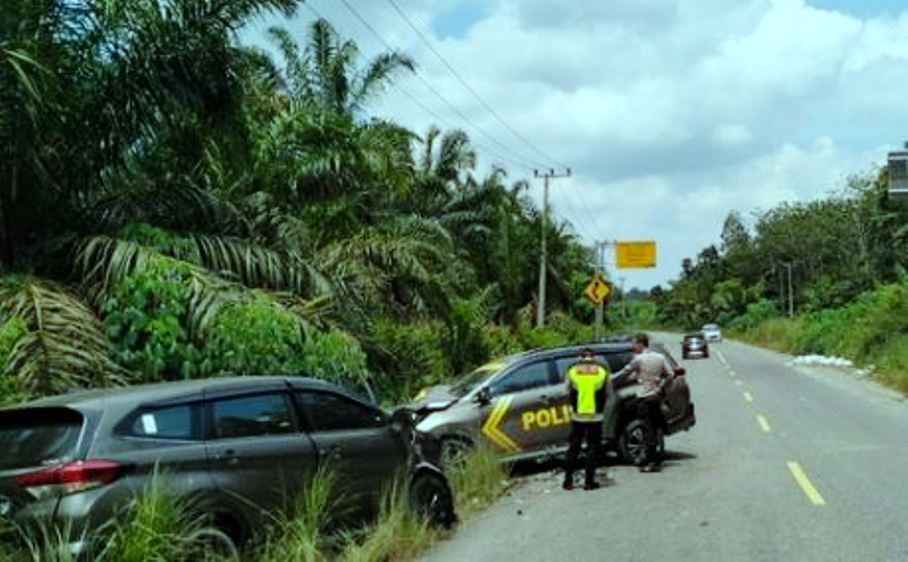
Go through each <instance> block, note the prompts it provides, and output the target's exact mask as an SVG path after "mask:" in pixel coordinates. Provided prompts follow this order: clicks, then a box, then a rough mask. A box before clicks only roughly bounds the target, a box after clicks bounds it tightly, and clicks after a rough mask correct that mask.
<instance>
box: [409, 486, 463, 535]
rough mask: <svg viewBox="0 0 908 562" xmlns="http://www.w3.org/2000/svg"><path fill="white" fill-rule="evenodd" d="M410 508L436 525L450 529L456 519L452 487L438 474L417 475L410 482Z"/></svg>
mask: <svg viewBox="0 0 908 562" xmlns="http://www.w3.org/2000/svg"><path fill="white" fill-rule="evenodd" d="M410 508H411V509H412V510H413V511H414V512H415V513H416V514H418V515H420V516H422V517H425V518H426V520H427V521H428V522H429V524H431V525H433V526H436V527H441V528H443V529H450V528H451V526H452V525H453V524H454V521H455V516H454V498H453V497H452V495H451V489H450V488H449V487H448V485H447V483H446V482H445V481H444V479H443V478H442V477H441V476H439V475H437V474H428V473H422V474H418V475H416V477H415V478H414V479H413V482H412V483H411V484H410Z"/></svg>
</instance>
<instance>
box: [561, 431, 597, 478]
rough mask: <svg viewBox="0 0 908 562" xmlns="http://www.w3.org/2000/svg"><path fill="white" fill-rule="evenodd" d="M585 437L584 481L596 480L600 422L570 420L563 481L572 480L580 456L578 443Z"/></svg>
mask: <svg viewBox="0 0 908 562" xmlns="http://www.w3.org/2000/svg"><path fill="white" fill-rule="evenodd" d="M584 439H586V483H587V484H592V483H593V482H594V481H595V480H596V463H597V462H599V461H600V460H601V459H602V422H601V421H597V422H578V421H571V437H570V440H569V444H570V447H569V448H568V453H567V459H566V462H565V466H564V480H565V482H573V480H574V471H575V470H577V457H578V456H580V445H581V444H582V443H583V440H584Z"/></svg>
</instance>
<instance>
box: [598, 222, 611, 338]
mask: <svg viewBox="0 0 908 562" xmlns="http://www.w3.org/2000/svg"><path fill="white" fill-rule="evenodd" d="M607 245H608V242H606V241H605V240H603V241H602V242H597V243H596V248H597V249H598V250H599V264H598V265H597V267H596V271H597V272H598V274H599V275H604V274H605V247H606V246H607ZM604 316H605V304H603V303H601V302H600V303H599V304H597V305H596V341H597V342H598V341H601V339H602V320H603V317H604Z"/></svg>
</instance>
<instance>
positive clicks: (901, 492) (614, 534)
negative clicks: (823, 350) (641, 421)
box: [426, 336, 908, 562]
mask: <svg viewBox="0 0 908 562" xmlns="http://www.w3.org/2000/svg"><path fill="white" fill-rule="evenodd" d="M659 339H660V340H662V341H666V342H667V343H669V344H670V345H669V347H670V349H671V350H672V352H673V354H674V355H675V356H676V357H678V356H680V352H679V346H678V340H679V339H680V338H679V337H677V336H671V337H662V338H659ZM671 344H674V345H671ZM713 350H714V353H713V354H712V356H711V357H710V358H709V359H706V360H691V361H685V362H684V363H683V364H684V365H685V366H686V367H687V368H688V375H687V376H688V382H689V384H690V386H691V388H692V392H693V398H694V401H695V404H696V406H697V417H698V421H697V425H696V426H695V427H694V428H693V429H692V430H691V431H690V432H687V433H681V434H678V435H675V436H672V437H669V438H668V440H667V444H666V445H667V450H668V452H669V453H668V456H669V459H670V460H669V461H668V462H667V463H666V465H665V468H664V470H663V471H662V472H661V473H656V474H645V473H640V472H638V471H636V470H635V469H633V468H631V467H625V466H612V467H609V468H608V474H609V477H610V485H609V486H607V487H605V488H602V489H600V490H596V491H589V492H587V491H583V490H576V489H575V490H573V491H570V492H566V491H563V490H561V488H560V486H559V485H560V474H557V473H555V472H551V471H547V472H546V471H544V472H539V473H536V474H531V475H529V476H524V477H521V478H519V481H518V483H517V485H516V486H515V488H514V489H513V491H512V492H511V493H510V494H509V495H508V496H506V497H504V498H503V499H501V500H500V501H499V502H498V503H496V504H495V505H494V506H492V507H491V508H489V509H488V510H486V511H485V512H483V513H482V514H481V515H479V516H478V517H476V518H475V519H473V520H471V521H468V522H466V523H465V524H463V525H461V527H460V528H459V529H458V530H457V531H456V533H455V534H454V536H453V537H452V538H451V539H450V540H447V541H445V542H442V543H440V544H439V545H438V546H437V547H436V548H435V549H434V550H433V551H432V552H430V553H429V555H428V556H427V557H426V559H427V560H429V561H431V562H446V561H452V562H453V561H458V562H460V561H465V560H469V561H472V562H480V561H483V560H489V561H496V562H498V561H519V562H527V561H532V560H540V561H543V560H544V561H547V562H553V561H556V560H584V561H597V560H616V561H617V560H638V561H657V560H720V561H733V560H766V561H774V562H775V561H787V560H793V561H808V560H823V561H826V560H836V561H837V560H843V561H845V560H847V561H851V560H855V561H884V560H886V561H889V560H891V561H908V404H906V402H905V401H904V400H903V399H902V398H901V397H900V396H899V395H897V394H896V393H894V392H890V391H887V390H885V389H882V388H881V387H879V386H877V385H875V384H872V383H870V382H868V381H863V380H858V379H856V378H854V377H853V376H850V375H848V374H846V373H842V372H840V371H837V370H834V369H831V368H817V367H814V368H807V367H791V366H789V365H787V362H788V360H789V359H790V357H787V356H784V355H780V354H776V353H773V352H770V351H766V350H762V349H757V348H753V347H750V346H746V345H743V344H740V343H736V342H723V343H721V344H717V345H714V346H713Z"/></svg>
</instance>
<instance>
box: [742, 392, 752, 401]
mask: <svg viewBox="0 0 908 562" xmlns="http://www.w3.org/2000/svg"><path fill="white" fill-rule="evenodd" d="M744 401H745V402H753V401H754V395H753V394H751V393H749V392H745V393H744Z"/></svg>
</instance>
